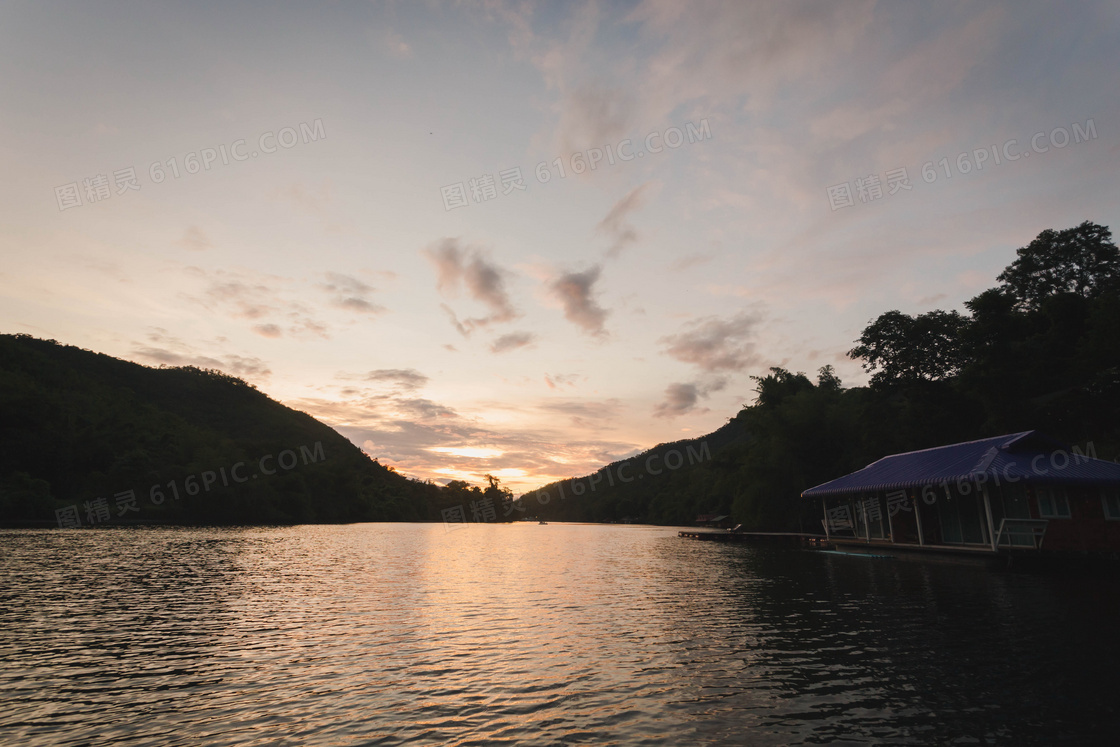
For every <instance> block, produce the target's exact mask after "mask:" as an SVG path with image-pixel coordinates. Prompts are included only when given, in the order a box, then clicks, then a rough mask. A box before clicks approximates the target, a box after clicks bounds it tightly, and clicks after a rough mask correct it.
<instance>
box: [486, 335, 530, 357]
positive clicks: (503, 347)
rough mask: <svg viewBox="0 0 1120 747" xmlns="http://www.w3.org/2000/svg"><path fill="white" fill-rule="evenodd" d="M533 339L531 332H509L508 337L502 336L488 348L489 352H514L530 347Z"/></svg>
mask: <svg viewBox="0 0 1120 747" xmlns="http://www.w3.org/2000/svg"><path fill="white" fill-rule="evenodd" d="M535 337H536V336H535V335H534V334H533V333H532V332H510V333H509V334H508V335H502V336H501V337H499V338H498V339H497V340H495V341H494V344H492V345H491V346H490V352H491V353H506V352H509V351H510V350H516V349H517V348H522V347H525V346H526V345H531V344H532V342H533V340H534V339H535Z"/></svg>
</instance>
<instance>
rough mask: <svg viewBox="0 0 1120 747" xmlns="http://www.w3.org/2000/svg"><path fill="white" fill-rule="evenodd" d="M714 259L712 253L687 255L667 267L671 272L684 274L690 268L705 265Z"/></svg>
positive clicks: (714, 256)
mask: <svg viewBox="0 0 1120 747" xmlns="http://www.w3.org/2000/svg"><path fill="white" fill-rule="evenodd" d="M715 258H716V255H715V253H714V252H708V253H696V254H689V255H688V256H685V257H681V258H680V259H678V260H676V261H675V262H673V264H671V265H669V269H670V270H672V271H673V272H684V271H685V270H687V269H689V268H691V267H696V266H698V265H703V264H707V263H708V262H711V261H712V260H713V259H715Z"/></svg>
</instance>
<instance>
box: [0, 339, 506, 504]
mask: <svg viewBox="0 0 1120 747" xmlns="http://www.w3.org/2000/svg"><path fill="white" fill-rule="evenodd" d="M262 459H263V463H262ZM239 463H240V465H241V466H240V467H237V468H236V474H237V475H238V476H240V477H241V478H242V479H243V480H244V482H237V481H236V480H235V478H234V475H233V471H234V468H235V465H238V464H239ZM270 473H271V474H270ZM491 488H493V489H499V490H500V488H495V486H491ZM130 490H131V491H134V493H135V495H136V502H135V503H136V507H137V508H138V510H136V511H127V510H125V511H124V512H123V515H121V512H122V510H123V509H121V508H118V504H117V498H116V497H117V495H118V494H122V493H127V491H130ZM488 490H489V488H488ZM176 495H177V496H178V497H175V496H176ZM161 497H162V499H161ZM459 497H460V496H458V495H457V494H455V493H453V492H452V491H448V490H446V489H443V488H440V487H438V486H436V485H433V484H430V483H424V482H418V481H415V480H410V479H408V478H405V477H403V476H401V475H399V474H397V473H395V472H394V471H393V470H392V469H391V468H388V467H385V466H383V465H381V464H379V463H378V462H376V461H375V460H372V459H370V458H369V457H368V456H366V455H365V454H364V453H363V452H362V451H361V450H360V449H358V448H357V447H356V446H354V445H353V444H352V443H350V442H349V441H348V440H347V439H346V438H344V437H343V436H341V435H340V434H338V433H337V432H335V431H334V430H332V429H331V428H329V427H327V426H326V425H324V424H322V423H320V422H318V421H317V420H315V419H314V418H312V417H311V416H310V415H307V414H306V413H302V412H298V411H296V410H292V409H291V408H288V407H285V406H283V405H281V404H279V403H278V402H275V401H273V400H271V399H269V398H268V397H267V396H266V395H265V394H263V393H262V392H260V391H258V390H257V389H256V388H254V387H253V386H251V385H249V384H247V383H245V382H244V381H242V380H240V379H237V378H235V377H233V376H229V375H227V374H224V373H222V372H220V371H212V370H202V369H198V368H194V367H189V366H188V367H180V368H159V369H156V368H149V367H146V366H141V365H138V364H135V363H130V362H128V361H123V360H119V359H116V358H112V357H110V356H107V355H102V354H98V353H92V352H89V351H87V350H82V349H79V348H76V347H71V346H66V345H60V344H58V343H57V342H55V341H53V340H39V339H35V338H33V337H30V336H27V335H0V524H5V525H26V524H32V523H43V524H49V525H54V524H55V523H56V517H55V513H54V512H55V509H57V508H62V507H66V506H76V507H77V509H78V513H79V518H80V520H81V523H82V524H83V525H88V524H89V523H91V520H90V519H89V518H88V517H87V512H88V510H89V509H88V508H87V506H86V502H87V501H88V502H90V504H91V506H96V503H97V502H98V500H99V499H103V500H104V501H105V503H106V504H107V506H108V509H109V512H110V516H109V518H108V519H105V518H104V516H103V515H102V517H101V518H95V519H94V520H93V521H92V523H96V524H114V523H129V522H132V523H135V522H140V523H174V524H184V523H187V524H196V523H208V524H214V523H220V524H231V523H237V524H266V523H280V524H287V523H302V522H352V521H394V520H406V521H407V520H438V519H439V518H440V510H441V509H442V508H445V507H447V506H449V505H453V504H455V503H457V502H458V498H459ZM95 516H96V509H95Z"/></svg>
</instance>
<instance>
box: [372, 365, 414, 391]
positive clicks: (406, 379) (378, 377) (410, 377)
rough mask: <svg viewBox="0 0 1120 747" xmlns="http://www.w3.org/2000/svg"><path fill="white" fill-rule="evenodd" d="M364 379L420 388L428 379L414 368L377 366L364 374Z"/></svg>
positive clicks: (402, 386)
mask: <svg viewBox="0 0 1120 747" xmlns="http://www.w3.org/2000/svg"><path fill="white" fill-rule="evenodd" d="M364 378H365V380H366V381H373V382H377V383H387V384H392V385H393V386H395V387H397V388H400V389H409V390H411V389H420V388H422V387H423V386H424V385H425V384H427V383H428V381H429V379H428V377H427V376H425V375H424V374H422V373H420V372H419V371H417V370H416V369H415V368H379V369H377V370H375V371H370V372H369V373H367V374H366V375H365V377H364Z"/></svg>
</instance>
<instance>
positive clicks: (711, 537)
mask: <svg viewBox="0 0 1120 747" xmlns="http://www.w3.org/2000/svg"><path fill="white" fill-rule="evenodd" d="M677 536H679V537H687V538H688V539H696V540H704V541H706V542H753V543H756V544H779V545H781V544H784V545H805V544H808V545H817V544H823V543H824V542H825V536H824V535H823V534H805V533H803V532H728V531H722V532H721V531H719V530H716V529H685V530H682V531H680V532H677Z"/></svg>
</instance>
